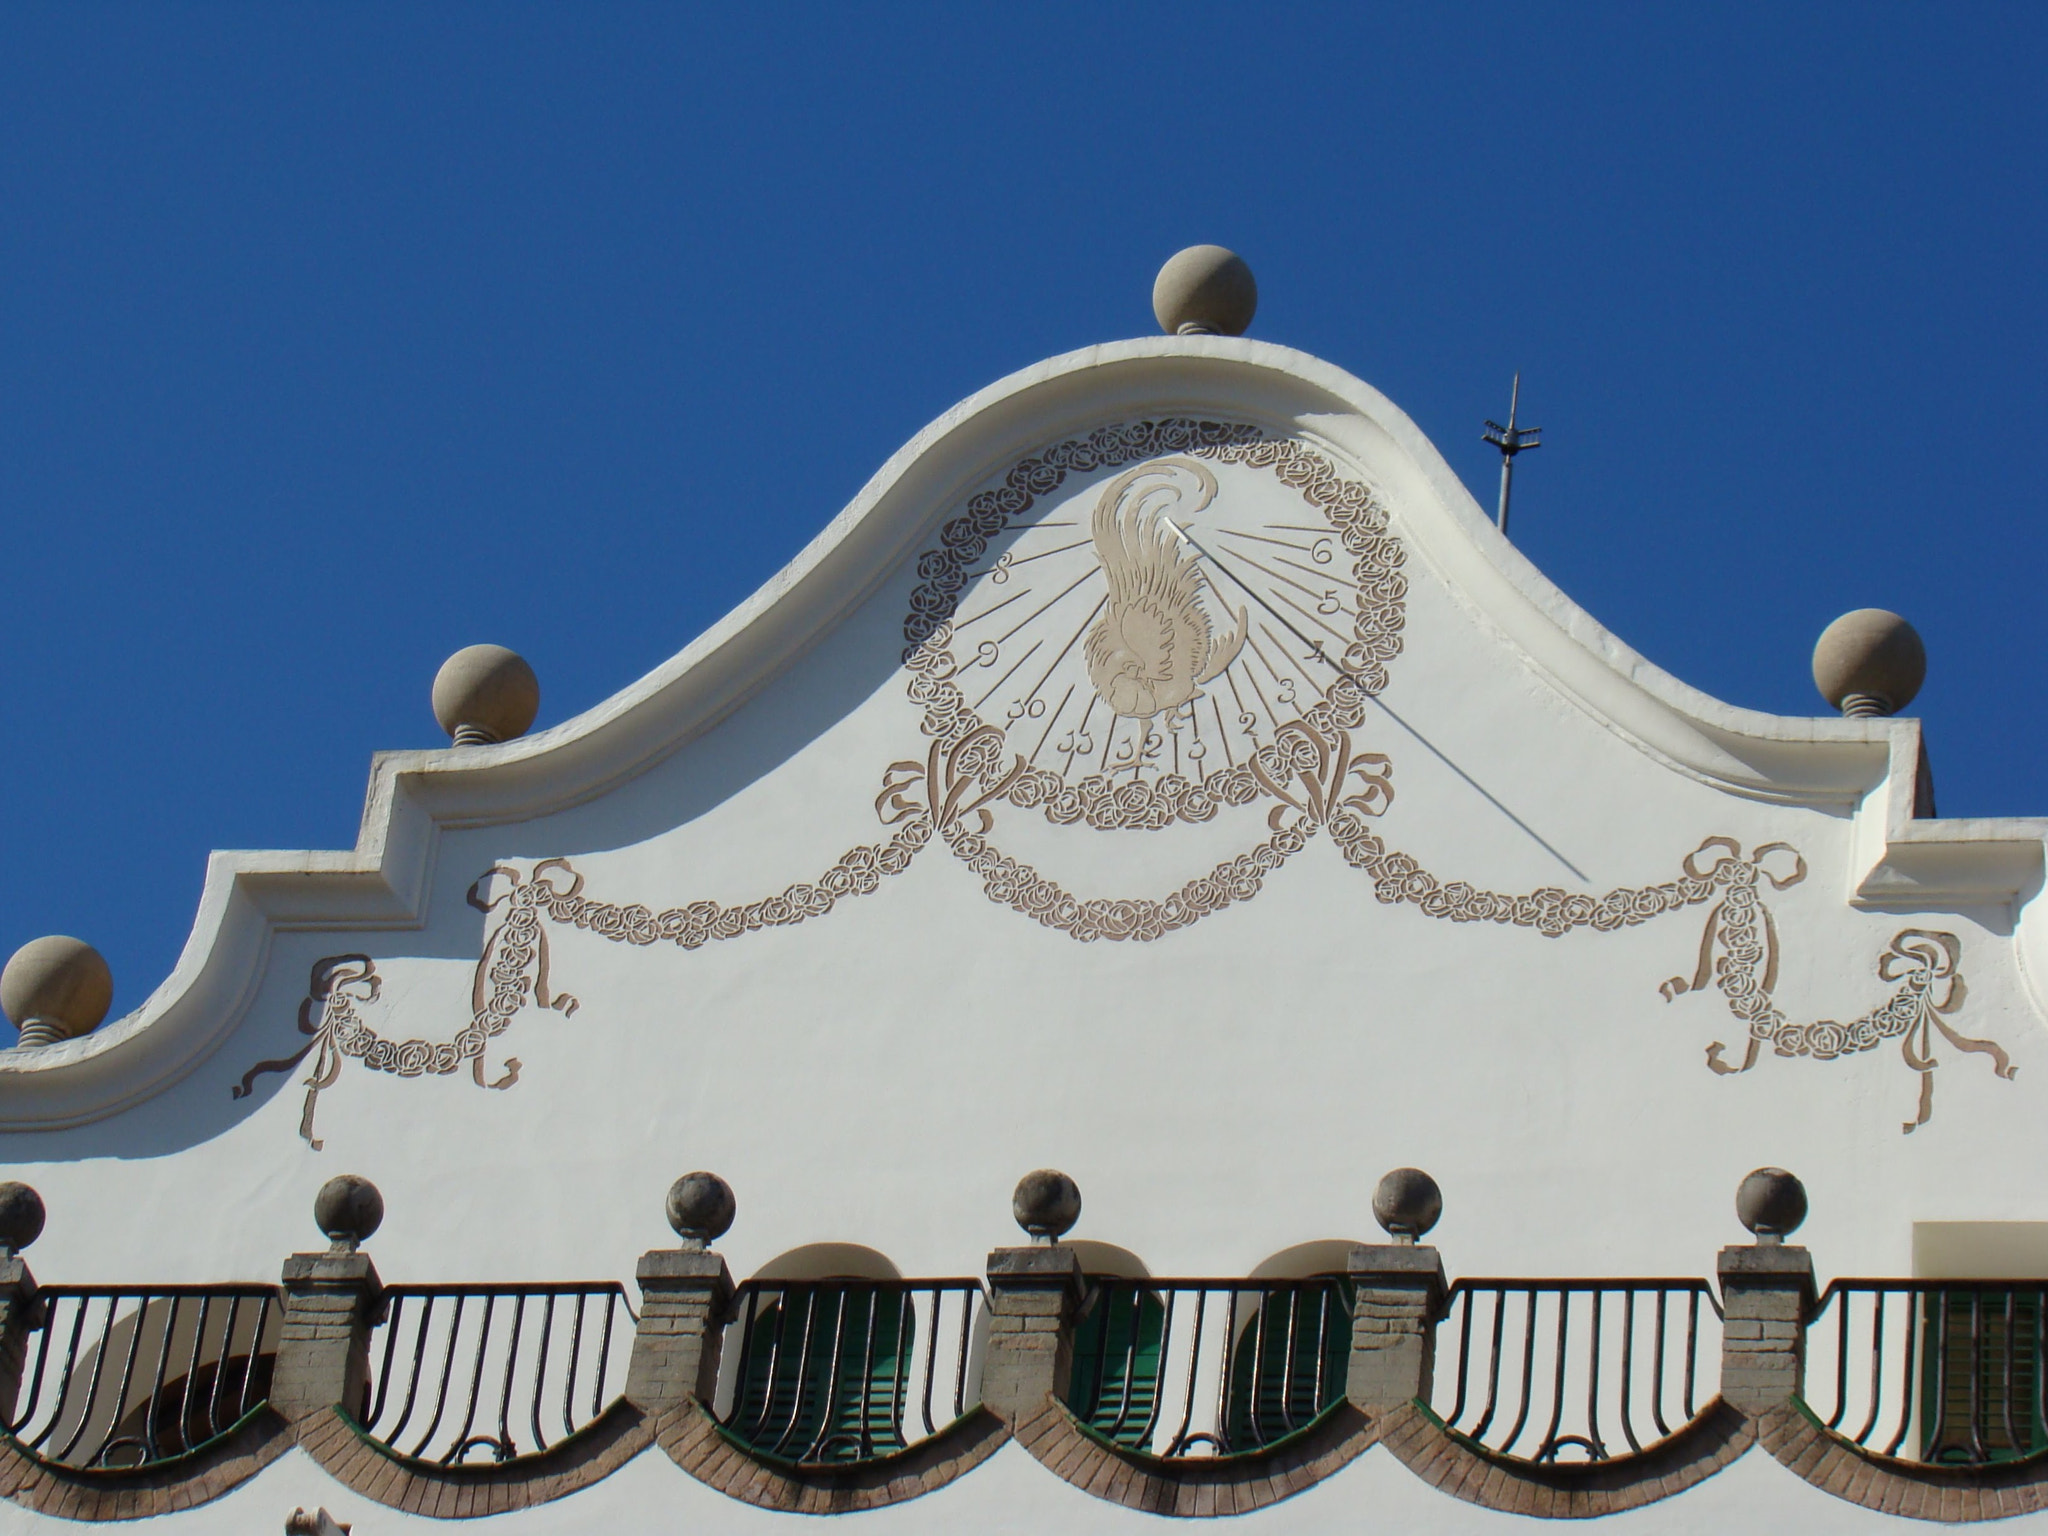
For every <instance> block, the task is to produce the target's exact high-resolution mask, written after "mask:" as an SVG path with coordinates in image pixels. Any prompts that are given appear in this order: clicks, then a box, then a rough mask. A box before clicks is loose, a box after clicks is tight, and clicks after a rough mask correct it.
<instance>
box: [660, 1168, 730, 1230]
mask: <svg viewBox="0 0 2048 1536" xmlns="http://www.w3.org/2000/svg"><path fill="white" fill-rule="evenodd" d="M738 1214H739V1202H738V1201H737V1200H735V1199H734V1198H733V1193H732V1186H731V1185H730V1184H728V1183H726V1182H725V1180H723V1179H721V1178H720V1177H719V1176H718V1175H717V1174H715V1173H704V1172H701V1171H700V1172H697V1173H686V1174H684V1175H683V1176H682V1177H681V1178H680V1179H677V1180H676V1181H675V1183H673V1184H671V1185H669V1187H668V1224H669V1225H670V1226H671V1227H673V1228H675V1233H676V1236H677V1237H680V1238H681V1239H682V1240H683V1246H684V1247H685V1248H694V1249H703V1248H709V1247H710V1246H711V1245H712V1244H713V1243H715V1242H717V1241H718V1240H719V1239H720V1238H721V1237H723V1236H725V1234H726V1233H727V1232H729V1231H731V1230H732V1219H733V1217H735V1216H737V1215H738Z"/></svg>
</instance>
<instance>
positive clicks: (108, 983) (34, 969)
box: [0, 933, 114, 1046]
mask: <svg viewBox="0 0 2048 1536" xmlns="http://www.w3.org/2000/svg"><path fill="white" fill-rule="evenodd" d="M113 1001H114V977H113V973H112V972H111V971H109V970H108V969H107V962H106V960H105V959H104V958H102V957H101V955H100V952H99V951H98V950H96V949H94V948H93V947H92V946H91V945H90V944H88V943H86V942H85V940H83V939H73V938H68V937H66V936H65V935H63V934H60V933H53V934H51V935H50V936H49V937H47V938H41V939H31V940H29V941H28V943H26V944H24V945H22V946H21V948H19V949H17V950H16V951H15V952H14V958H13V959H11V960H9V961H8V962H7V968H6V970H4V971H0V1010H5V1012H6V1014H7V1017H8V1019H9V1020H10V1021H12V1023H13V1024H14V1027H15V1028H16V1029H18V1030H20V1031H21V1043H22V1044H23V1045H27V1046H37V1045H55V1044H56V1043H57V1042H58V1041H60V1040H75V1039H77V1038H78V1037H79V1036H80V1035H87V1034H91V1033H92V1031H93V1030H95V1029H97V1028H98V1027H99V1024H100V1020H102V1019H104V1018H105V1017H106V1016H107V1009H108V1008H109V1007H110V1006H111V1005H112V1003H113Z"/></svg>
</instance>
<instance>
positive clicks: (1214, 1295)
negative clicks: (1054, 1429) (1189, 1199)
mask: <svg viewBox="0 0 2048 1536" xmlns="http://www.w3.org/2000/svg"><path fill="white" fill-rule="evenodd" d="M1351 1303H1352V1291H1351V1286H1350V1283H1349V1282H1348V1281H1346V1280H1343V1279H1341V1278H1337V1277H1334V1276H1329V1277H1323V1278H1319V1279H1313V1280H1274V1281H1263V1280H1113V1279H1096V1280H1095V1281H1093V1282H1092V1283H1091V1285H1090V1287H1089V1293H1088V1296H1087V1299H1086V1301H1085V1302H1084V1304H1083V1310H1082V1314H1081V1318H1080V1321H1079V1324H1078V1325H1077V1327H1076V1330H1075V1335H1074V1366H1073V1384H1072V1386H1071V1388H1070V1389H1069V1392H1068V1397H1067V1401H1068V1406H1069V1407H1071V1408H1072V1409H1073V1411H1074V1414H1075V1416H1076V1417H1077V1418H1079V1419H1080V1420H1081V1421H1082V1422H1083V1423H1085V1424H1087V1425H1088V1426H1089V1428H1091V1429H1092V1430H1094V1431H1095V1432H1096V1433H1097V1434H1099V1435H1102V1436H1103V1437H1105V1438H1106V1439H1109V1440H1111V1441H1113V1442H1115V1443H1116V1444H1117V1445H1120V1446H1122V1447H1124V1448H1125V1449H1127V1450H1134V1451H1144V1452H1147V1453H1149V1454H1151V1455H1155V1456H1162V1457H1172V1458H1178V1457H1192V1456H1228V1455H1232V1454H1235V1453H1238V1452H1242V1451H1253V1450H1258V1449H1260V1448H1261V1447H1264V1446H1268V1445H1271V1444H1273V1443H1274V1442H1275V1441H1278V1440H1282V1439H1285V1438H1286V1437H1287V1436H1288V1435H1291V1434H1293V1433H1294V1432H1295V1431H1296V1430H1298V1429H1302V1428H1304V1427H1306V1426H1307V1425H1308V1424H1309V1423H1310V1422H1312V1421H1313V1420H1314V1419H1315V1418H1316V1416H1317V1415H1318V1414H1320V1413H1322V1412H1323V1410H1325V1409H1326V1408H1328V1407H1329V1406H1330V1405H1331V1404H1333V1403H1335V1402H1336V1401H1338V1399H1340V1398H1342V1397H1343V1396H1344V1385H1345V1373H1346V1369H1347V1366H1348V1363H1349V1360H1350V1356H1351Z"/></svg>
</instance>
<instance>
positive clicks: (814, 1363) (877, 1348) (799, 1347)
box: [730, 1283, 917, 1462]
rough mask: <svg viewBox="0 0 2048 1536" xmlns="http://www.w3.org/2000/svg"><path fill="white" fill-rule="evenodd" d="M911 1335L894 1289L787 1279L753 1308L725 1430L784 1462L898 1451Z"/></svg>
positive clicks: (912, 1320)
mask: <svg viewBox="0 0 2048 1536" xmlns="http://www.w3.org/2000/svg"><path fill="white" fill-rule="evenodd" d="M916 1334H917V1319H916V1316H915V1314H914V1313H913V1312H912V1310H911V1308H910V1306H909V1305H908V1303H907V1300H906V1295H905V1293H903V1292H900V1291H897V1290H894V1289H885V1288H881V1287H876V1286H865V1285H858V1284H856V1285H834V1284H829V1283H828V1284H821V1285H817V1286H810V1285H805V1286H792V1287H791V1288H790V1289H789V1290H787V1291H785V1292H783V1293H782V1294H781V1297H780V1299H779V1300H777V1301H774V1302H770V1303H768V1304H766V1305H764V1306H762V1307H760V1308H759V1309H758V1311H757V1312H756V1313H755V1316H754V1327H753V1341H752V1347H751V1348H750V1349H749V1350H748V1352H747V1357H746V1369H745V1371H744V1374H743V1376H742V1379H741V1380H740V1382H739V1384H738V1389H737V1392H736V1399H737V1401H736V1403H735V1406H734V1410H733V1413H732V1416H731V1419H730V1425H731V1428H732V1429H733V1431H734V1432H735V1433H736V1434H738V1435H739V1436H740V1437H741V1438H742V1439H745V1440H746V1441H747V1442H748V1443H749V1444H751V1445H752V1446H753V1447H754V1448H755V1449H756V1450H760V1451H766V1452H768V1453H770V1454H772V1455H778V1456H786V1457H789V1458H791V1459H792V1460H797V1459H801V1460H809V1461H817V1462H847V1461H860V1460H863V1459H865V1458H867V1457H870V1456H885V1455H888V1454H889V1453H890V1452H892V1451H900V1450H902V1449H903V1394H904V1391H905V1389H906V1388H907V1386H908V1384H909V1375H910V1368H911V1355H912V1353H913V1351H914V1350H915V1347H916ZM806 1341H808V1343H809V1349H808V1350H806V1349H805V1344H806ZM863 1404H865V1413H863Z"/></svg>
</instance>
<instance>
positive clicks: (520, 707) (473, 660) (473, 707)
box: [434, 645, 540, 747]
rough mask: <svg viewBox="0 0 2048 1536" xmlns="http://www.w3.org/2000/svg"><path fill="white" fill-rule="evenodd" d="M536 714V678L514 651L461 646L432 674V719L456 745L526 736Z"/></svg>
mask: <svg viewBox="0 0 2048 1536" xmlns="http://www.w3.org/2000/svg"><path fill="white" fill-rule="evenodd" d="M539 713H540V679H539V678H537V677H535V676H534V675H533V668H532V667H530V666H528V665H527V664H526V658H525V657H524V656H521V655H520V654H519V653H518V652H517V651H508V650H506V649H505V647H504V646H502V645H471V646H465V647H464V648H463V649H461V650H459V651H457V652H456V653H455V654H454V655H453V656H450V657H449V658H448V659H447V660H446V661H444V662H442V663H441V670H440V671H439V672H437V673H435V674H434V718H435V719H436V720H438V721H440V722H441V729H442V730H444V731H446V732H447V733H448V734H449V735H450V736H452V737H454V738H455V745H457V746H458V747H483V746H489V745H490V744H491V743H492V742H497V741H510V740H512V739H513V738H514V737H516V736H524V735H525V734H526V728H527V727H528V726H530V725H532V724H533V717H534V716H535V715H537V714H539Z"/></svg>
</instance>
